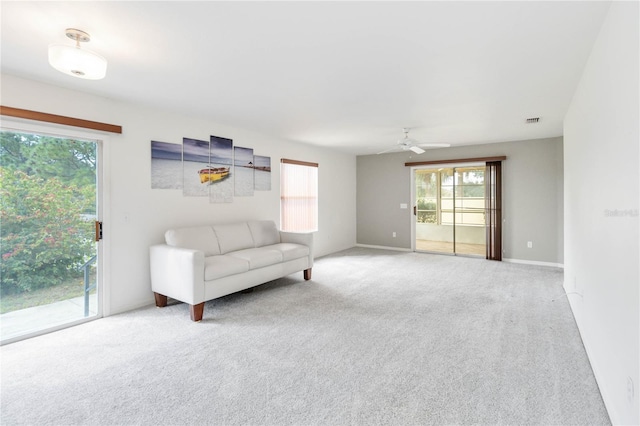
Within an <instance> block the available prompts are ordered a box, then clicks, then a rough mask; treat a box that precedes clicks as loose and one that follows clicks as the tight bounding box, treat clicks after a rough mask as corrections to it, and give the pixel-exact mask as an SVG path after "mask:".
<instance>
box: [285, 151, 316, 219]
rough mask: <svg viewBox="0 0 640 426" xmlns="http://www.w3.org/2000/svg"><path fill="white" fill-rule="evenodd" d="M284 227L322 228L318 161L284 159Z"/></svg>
mask: <svg viewBox="0 0 640 426" xmlns="http://www.w3.org/2000/svg"><path fill="white" fill-rule="evenodd" d="M280 227H281V229H282V230H283V231H289V232H313V231H317V230H318V164H317V163H308V162H304V161H297V160H289V159H285V158H283V159H282V160H281V161H280Z"/></svg>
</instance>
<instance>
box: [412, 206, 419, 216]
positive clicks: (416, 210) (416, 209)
mask: <svg viewBox="0 0 640 426" xmlns="http://www.w3.org/2000/svg"><path fill="white" fill-rule="evenodd" d="M417 212H418V207H417V206H413V215H414V216H417V215H418V213H417Z"/></svg>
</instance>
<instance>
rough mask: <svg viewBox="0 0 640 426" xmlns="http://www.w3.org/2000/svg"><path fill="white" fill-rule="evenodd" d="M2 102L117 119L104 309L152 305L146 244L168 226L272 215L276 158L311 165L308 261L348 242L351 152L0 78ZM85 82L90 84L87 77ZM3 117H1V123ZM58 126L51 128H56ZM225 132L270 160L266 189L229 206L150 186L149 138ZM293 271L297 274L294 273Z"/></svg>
mask: <svg viewBox="0 0 640 426" xmlns="http://www.w3.org/2000/svg"><path fill="white" fill-rule="evenodd" d="M1 83H2V98H1V104H2V105H4V106H11V107H15V108H23V109H30V110H35V111H40V112H47V113H52V114H58V115H66V116H71V117H76V118H82V119H87V120H93V121H100V122H106V123H110V124H116V125H121V126H122V127H123V133H122V135H115V134H105V137H106V138H107V141H106V142H105V144H104V145H105V149H104V150H105V152H104V154H105V159H106V164H105V166H106V169H105V181H106V184H107V188H108V191H109V193H108V194H107V197H106V199H107V200H108V205H107V206H106V210H105V218H106V219H107V221H106V222H105V224H104V229H105V241H104V248H105V249H106V253H105V257H104V258H105V259H107V262H108V265H107V270H106V271H105V274H106V278H107V280H106V281H107V282H106V284H105V290H106V292H105V314H107V315H108V314H114V313H118V312H122V311H125V310H129V309H132V308H135V307H138V306H142V305H145V304H149V303H152V300H153V297H152V293H151V284H150V279H149V246H150V245H152V244H155V243H159V242H163V240H164V237H163V234H164V231H165V230H166V229H168V228H170V227H173V226H183V225H196V224H206V223H223V222H232V221H236V220H246V219H273V220H275V221H276V223H279V221H280V219H279V218H280V188H279V182H280V181H279V177H280V170H279V162H280V158H292V159H297V160H305V161H313V162H317V163H319V171H318V173H319V200H320V204H319V231H318V232H317V233H316V235H315V240H314V243H315V253H316V257H318V256H322V255H325V254H328V253H332V252H335V251H339V250H343V249H346V248H349V247H353V246H354V245H355V243H356V237H355V232H356V231H355V229H356V226H355V220H356V207H355V205H356V204H355V203H356V202H355V198H356V187H355V185H356V160H355V156H353V155H347V154H342V153H338V152H333V151H331V150H327V149H321V148H318V147H313V146H310V145H304V144H298V143H294V142H290V141H284V140H279V139H275V138H271V137H267V136H264V135H260V134H256V133H253V132H250V131H246V130H242V129H237V128H231V127H228V126H224V125H220V124H216V123H214V122H212V121H209V120H205V119H200V118H195V117H185V116H180V115H179V114H175V113H172V112H167V111H161V110H153V109H149V108H144V107H139V106H136V105H131V104H124V103H120V102H116V101H113V100H109V99H105V98H101V97H96V96H92V95H88V94H84V93H80V92H76V91H71V90H66V89H62V88H59V87H53V86H49V85H45V84H41V83H38V82H34V81H30V80H25V79H22V78H18V77H15V76H11V75H2V76H1ZM87 84H91V82H89V81H87ZM4 121H5V123H6V122H7V120H4ZM58 128H60V127H58ZM210 135H216V136H222V137H227V138H231V139H233V140H234V143H235V144H237V145H239V146H245V147H250V148H253V149H254V152H255V154H256V155H265V156H269V157H271V162H272V182H271V184H272V190H271V191H266V192H263V191H256V192H255V195H254V196H253V197H234V200H233V203H228V204H211V203H209V200H208V198H206V197H184V196H183V195H182V191H179V190H160V189H153V190H152V189H151V169H150V168H151V158H150V155H151V154H150V152H151V150H150V141H151V140H157V141H163V142H170V143H182V138H183V137H191V138H197V139H204V140H208V139H209V136H210ZM300 277H302V275H300Z"/></svg>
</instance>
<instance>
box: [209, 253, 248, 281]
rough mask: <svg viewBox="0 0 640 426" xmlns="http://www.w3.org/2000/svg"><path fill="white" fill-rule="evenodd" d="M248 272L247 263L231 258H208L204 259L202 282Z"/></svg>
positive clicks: (222, 256)
mask: <svg viewBox="0 0 640 426" xmlns="http://www.w3.org/2000/svg"><path fill="white" fill-rule="evenodd" d="M248 270H249V262H248V261H247V260H245V259H240V258H237V257H233V256H225V255H220V256H209V257H205V258H204V280H205V281H211V280H215V279H218V278H223V277H227V276H229V275H235V274H241V273H243V272H247V271H248Z"/></svg>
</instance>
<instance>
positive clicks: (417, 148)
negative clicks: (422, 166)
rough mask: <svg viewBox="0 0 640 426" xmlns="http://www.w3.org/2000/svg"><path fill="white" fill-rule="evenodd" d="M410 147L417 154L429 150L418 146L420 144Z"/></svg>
mask: <svg viewBox="0 0 640 426" xmlns="http://www.w3.org/2000/svg"><path fill="white" fill-rule="evenodd" d="M409 149H410V150H411V151H413V152H415V153H416V154H422V153H423V152H427V151H425V150H424V149H422V148H420V147H418V146H415V145H414V146H410V147H409Z"/></svg>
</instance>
